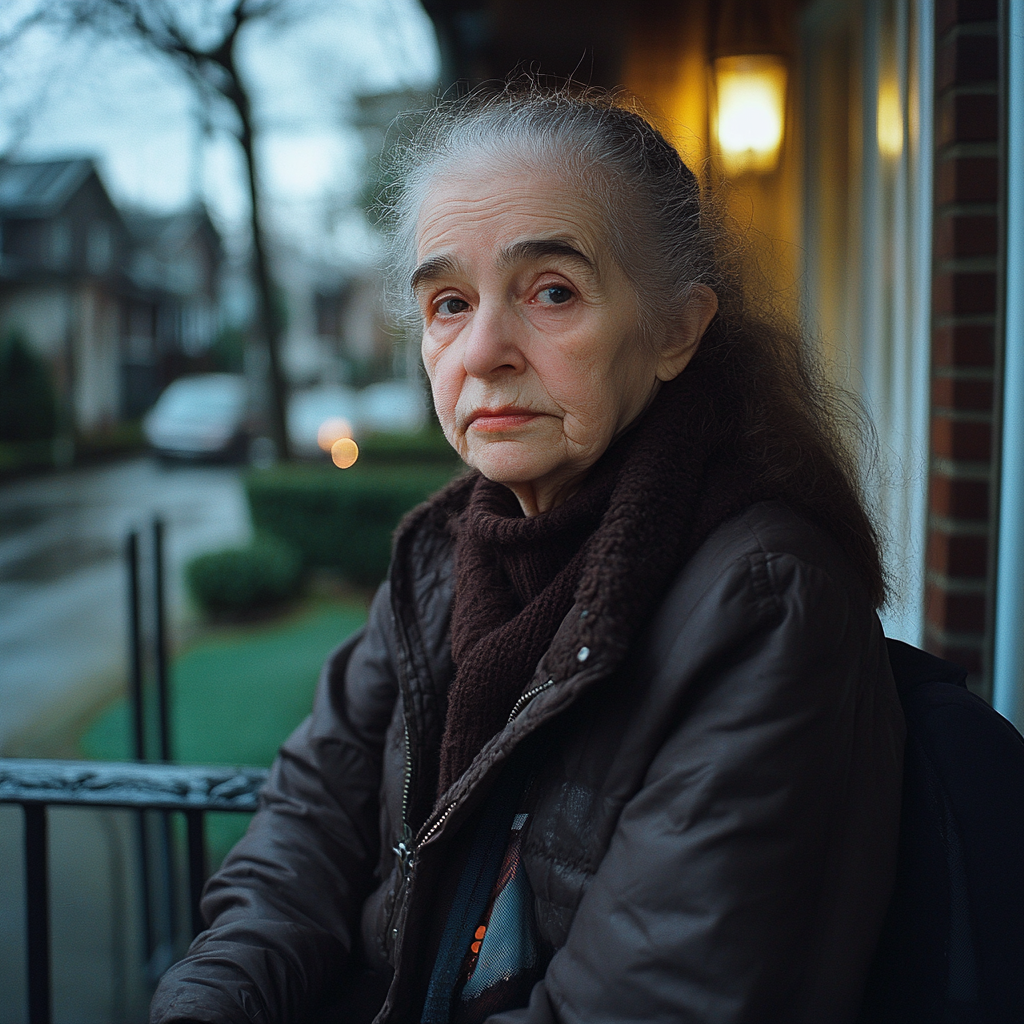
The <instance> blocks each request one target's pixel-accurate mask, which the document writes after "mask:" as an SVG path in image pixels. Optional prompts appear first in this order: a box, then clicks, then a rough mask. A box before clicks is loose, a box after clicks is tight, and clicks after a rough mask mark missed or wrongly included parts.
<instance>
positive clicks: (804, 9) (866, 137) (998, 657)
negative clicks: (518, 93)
mask: <svg viewBox="0 0 1024 1024" xmlns="http://www.w3.org/2000/svg"><path fill="white" fill-rule="evenodd" d="M424 7H425V8H426V10H427V12H428V14H429V15H430V16H431V18H432V19H433V21H434V24H435V26H436V28H437V31H438V36H439V38H440V41H441V48H442V53H443V54H444V57H445V61H446V71H445V80H444V81H443V82H442V83H441V85H442V89H445V88H450V87H451V86H452V85H453V84H454V83H456V82H457V81H463V82H467V83H469V84H475V83H478V82H484V81H495V80H499V81H500V80H502V79H503V78H505V77H506V76H508V75H509V74H510V73H514V72H516V71H517V70H518V69H522V68H529V69H531V70H533V71H534V72H539V73H541V74H543V75H546V76H549V77H550V78H552V79H555V80H565V79H569V78H572V79H573V80H575V81H576V82H582V83H585V84H591V85H597V86H605V87H625V88H626V89H628V90H629V91H631V92H632V93H633V94H635V95H636V96H638V97H639V99H640V100H641V101H642V102H643V103H644V104H645V105H646V106H647V107H648V109H650V110H651V111H652V112H653V113H654V114H655V115H656V116H657V117H658V119H659V121H660V123H661V125H662V126H663V130H664V131H665V132H666V134H667V135H668V136H669V137H670V138H671V139H672V141H673V142H674V143H675V144H676V146H677V148H678V149H679V150H680V152H681V153H682V154H683V156H684V158H685V159H687V160H688V161H689V162H690V164H691V166H692V167H694V168H695V169H696V170H697V172H698V173H699V174H701V175H702V177H703V180H704V182H705V184H708V185H711V186H713V187H717V186H721V188H720V189H719V194H720V195H724V197H725V202H727V204H728V206H729V209H730V210H731V211H732V213H733V215H734V217H735V218H736V220H737V222H738V223H739V224H741V225H745V226H747V227H748V228H749V229H750V230H749V231H748V232H747V235H748V239H750V240H751V248H752V249H753V250H754V252H755V255H757V256H759V257H760V262H761V264H762V267H763V268H764V272H765V280H766V282H767V284H768V287H769V288H770V289H771V290H773V291H774V293H775V297H776V299H777V300H778V301H780V303H781V304H782V305H783V306H784V307H786V308H788V310H789V312H790V314H791V315H792V316H794V317H800V318H802V319H803V321H804V323H805V327H806V330H807V334H808V337H811V338H815V339H819V340H820V342H821V350H822V352H823V354H824V356H825V358H826V359H827V361H828V363H829V364H830V366H831V368H832V372H833V373H834V375H835V376H836V377H837V378H838V379H839V381H840V382H841V383H843V384H845V386H846V387H848V388H849V389H851V390H853V391H854V392H855V393H856V394H857V395H858V396H859V397H860V399H861V400H862V402H863V404H864V406H865V407H866V409H867V410H868V412H869V413H870V415H871V417H872V419H873V421H874V423H875V426H876V429H877V431H878V437H879V442H880V444H879V449H880V456H881V459H880V471H879V472H878V473H877V474H876V478H875V479H874V480H873V481H872V480H869V481H868V489H869V493H870V497H871V498H872V500H873V503H874V504H875V506H876V507H877V509H878V510H879V513H880V517H881V520H882V525H883V530H884V533H885V535H886V538H887V541H888V560H889V564H890V566H891V567H892V569H893V575H894V584H895V587H894V590H895V593H896V599H895V600H894V601H892V602H891V604H890V606H889V607H887V608H886V609H885V614H884V616H883V623H884V625H885V626H886V629H887V631H888V632H889V634H890V635H893V636H896V637H899V638H901V639H904V640H907V641H910V642H912V643H917V644H923V645H925V646H927V647H928V648H929V649H931V650H932V651H934V652H935V653H938V654H941V655H944V656H946V657H948V658H950V659H951V660H953V661H956V662H958V663H960V664H962V665H964V666H966V667H967V668H968V669H969V670H970V684H971V686H972V687H973V688H974V689H975V690H976V691H977V692H978V693H980V694H982V695H983V696H985V697H987V698H989V699H991V700H993V701H994V703H995V704H996V707H997V708H998V709H999V710H1001V711H1002V712H1003V713H1004V714H1006V715H1007V716H1008V717H1011V718H1012V719H1014V720H1015V721H1016V723H1017V724H1018V726H1022V725H1024V645H1022V644H1021V641H1020V636H1021V632H1022V627H1024V582H1021V581H1022V580H1024V346H1021V344H1020V338H1021V335H1022V333H1024V290H1022V289H1021V288H1020V285H1019V283H1018V282H1019V280H1024V267H1022V266H1021V261H1022V259H1024V249H1022V246H1024V180H1022V178H1021V176H1022V174H1024V72H1022V70H1021V69H1024V5H1021V4H1013V3H1010V4H1007V3H1002V4H1000V3H997V2H996V0H907V2H905V3H898V4H895V3H885V4H875V3H870V4H869V3H863V2H860V0H714V2H712V0H633V2H631V3H629V4H625V3H621V2H616V0H596V2H584V0H543V2H542V0H517V2H515V3H512V2H509V0H424ZM552 26H557V31H553V30H552ZM741 59H742V60H743V61H745V62H746V64H747V66H748V67H749V68H751V69H754V68H755V65H756V66H760V67H762V68H763V69H764V74H768V72H769V71H771V74H773V75H775V79H774V81H775V83H776V84H778V83H779V82H781V88H778V89H776V95H777V99H778V104H777V116H778V123H779V133H778V135H779V137H778V139H777V140H776V148H775V151H774V154H773V156H772V159H771V160H769V161H767V162H764V163H762V164H761V165H760V166H754V165H752V164H751V165H748V166H746V167H745V168H744V167H742V166H741V167H739V168H738V169H737V167H736V166H731V164H730V160H731V150H730V146H731V143H730V142H729V138H728V135H727V133H726V132H725V131H724V126H725V125H726V121H725V120H724V118H725V112H726V110H727V107H728V103H729V102H731V100H730V99H729V96H728V95H727V92H728V84H727V77H726V76H727V74H729V73H733V72H735V71H736V67H737V63H736V62H737V61H739V60H741ZM1015 68H1016V69H1017V70H1016V71H1015V70H1014V69H1015ZM750 74H751V75H753V74H754V71H753V70H751V71H750ZM1015 75H1016V77H1014V76H1015ZM751 81H753V79H751ZM770 85H771V83H770V82H768V79H767V78H764V77H762V79H761V80H760V83H759V84H758V85H757V88H759V89H762V95H763V94H764V93H763V90H765V89H767V88H768V87H769V86H770ZM763 123H764V122H763V121H762V122H761V124H760V126H761V127H763ZM737 152H739V153H740V155H741V156H742V154H743V149H742V146H741V147H740V149H739V150H738V151H737ZM1011 225H1016V228H1015V229H1013V230H1011V227H1010V226H1011ZM759 238H760V239H761V241H758V239H759ZM765 239H770V240H771V242H770V244H768V243H766V242H765V241H764V240H765Z"/></svg>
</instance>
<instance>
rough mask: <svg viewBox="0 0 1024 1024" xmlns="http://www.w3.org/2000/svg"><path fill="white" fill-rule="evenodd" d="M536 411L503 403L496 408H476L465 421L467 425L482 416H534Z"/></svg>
mask: <svg viewBox="0 0 1024 1024" xmlns="http://www.w3.org/2000/svg"><path fill="white" fill-rule="evenodd" d="M536 415H537V413H536V412H534V410H533V409H521V408H519V407H518V406H512V405H505V406H502V407H501V408H498V409H477V410H475V411H474V412H473V413H471V414H470V417H469V419H468V420H467V421H466V426H467V427H468V426H469V425H470V424H471V423H473V422H475V421H476V420H478V419H481V418H483V417H484V416H536Z"/></svg>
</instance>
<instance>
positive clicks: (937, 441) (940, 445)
mask: <svg viewBox="0 0 1024 1024" xmlns="http://www.w3.org/2000/svg"><path fill="white" fill-rule="evenodd" d="M932 451H933V452H934V453H935V454H936V455H941V456H944V457H945V458H947V459H962V460H964V461H967V462H987V461H988V460H989V458H990V457H991V455H992V425H991V424H989V423H972V422H966V423H965V422H963V421H962V420H952V419H950V418H949V417H948V416H933V417H932Z"/></svg>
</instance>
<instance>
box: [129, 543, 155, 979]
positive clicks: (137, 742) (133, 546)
mask: <svg viewBox="0 0 1024 1024" xmlns="http://www.w3.org/2000/svg"><path fill="white" fill-rule="evenodd" d="M126 555H127V559H128V646H129V653H130V659H131V663H130V670H131V679H130V694H129V696H130V698H131V707H132V747H133V750H134V754H135V760H136V761H145V760H146V712H145V704H144V702H143V688H142V682H143V664H142V608H141V600H142V593H141V587H140V586H139V535H138V533H137V532H136V531H135V530H133V531H132V532H131V533H129V534H128V543H127V546H126ZM135 831H136V844H137V846H138V853H139V885H140V888H141V889H142V934H143V937H144V939H145V944H146V959H147V960H149V958H150V957H151V956H152V955H153V915H152V910H151V908H150V901H149V897H150V881H149V828H148V827H147V822H146V812H145V811H139V814H138V817H137V818H136V821H135Z"/></svg>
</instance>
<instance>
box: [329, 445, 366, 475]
mask: <svg viewBox="0 0 1024 1024" xmlns="http://www.w3.org/2000/svg"><path fill="white" fill-rule="evenodd" d="M358 458H359V445H357V444H356V443H355V441H353V440H352V438H351V437H339V438H338V440H337V441H335V442H334V444H332V445H331V460H332V461H333V462H334V464H335V465H336V466H337V467H338V469H348V468H349V466H354V465H355V462H356V459H358Z"/></svg>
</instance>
